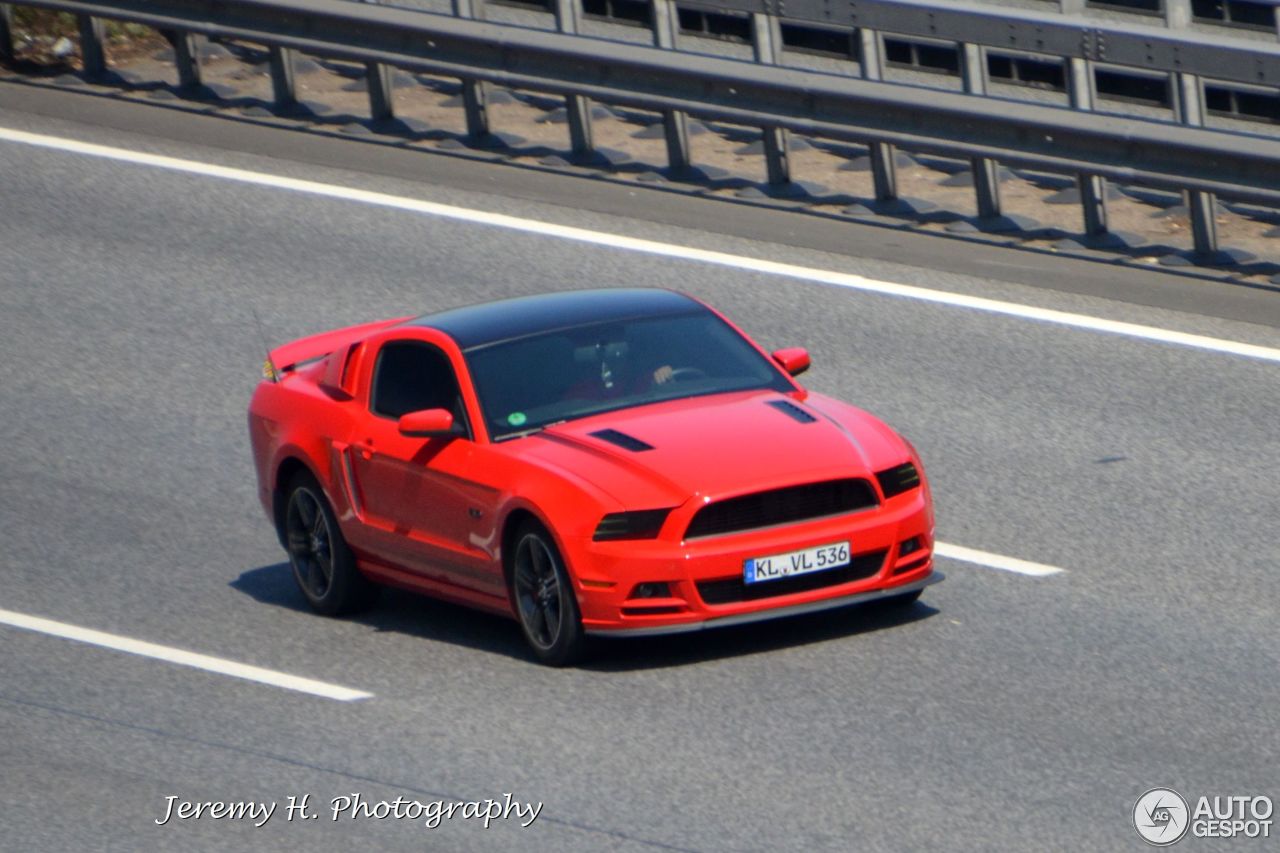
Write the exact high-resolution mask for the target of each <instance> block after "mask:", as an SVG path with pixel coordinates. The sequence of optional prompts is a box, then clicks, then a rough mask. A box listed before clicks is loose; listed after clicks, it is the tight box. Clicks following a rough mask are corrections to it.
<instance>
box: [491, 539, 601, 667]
mask: <svg viewBox="0 0 1280 853" xmlns="http://www.w3.org/2000/svg"><path fill="white" fill-rule="evenodd" d="M512 542H513V546H512V549H511V558H510V559H511V590H510V591H511V605H512V607H513V609H514V610H515V613H516V620H517V621H518V622H519V623H520V630H521V632H523V634H524V638H525V641H526V642H527V643H528V644H529V648H531V649H532V650H533V653H534V655H535V656H536V657H537V658H538V660H539V661H541V662H542V663H544V664H546V665H548V666H568V665H569V664H572V663H574V662H576V661H578V660H579V659H581V657H582V654H583V651H584V650H585V648H586V635H585V634H584V633H583V630H582V615H581V612H580V611H579V609H578V598H577V596H576V595H575V594H574V591H573V582H572V581H571V580H570V579H569V573H568V571H566V570H565V567H564V560H563V559H562V558H561V557H560V552H559V551H558V550H557V549H556V545H555V542H553V541H552V539H551V536H550V535H549V534H548V533H547V532H546V530H544V529H543V528H542V526H541V525H539V524H535V523H533V522H526V523H524V524H522V525H521V526H520V529H519V530H517V531H516V535H515V538H514V539H513V540H512Z"/></svg>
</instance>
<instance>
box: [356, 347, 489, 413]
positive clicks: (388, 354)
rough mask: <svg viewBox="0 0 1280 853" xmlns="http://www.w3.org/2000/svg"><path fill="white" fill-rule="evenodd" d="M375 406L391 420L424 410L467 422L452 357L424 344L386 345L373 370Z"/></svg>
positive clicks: (373, 402) (372, 406)
mask: <svg viewBox="0 0 1280 853" xmlns="http://www.w3.org/2000/svg"><path fill="white" fill-rule="evenodd" d="M371 403H372V404H371V406H370V408H371V409H373V413H374V414H375V415H381V416H383V417H387V418H398V417H400V416H401V415H403V414H407V413H408V412H417V411H420V410H422V409H448V410H449V411H450V412H452V413H453V417H454V419H455V420H456V421H458V422H460V423H462V424H463V425H464V426H465V425H466V422H467V421H466V411H465V410H464V409H463V406H462V394H461V393H460V392H459V391H458V378H457V377H456V376H455V375H454V373H453V365H451V364H450V363H449V357H448V356H446V355H445V354H444V353H443V352H441V351H440V350H439V349H437V348H436V347H434V346H432V345H431V344H425V343H422V342H420V341H392V342H391V343H388V344H384V345H383V347H382V349H381V350H380V351H379V352H378V362H377V364H376V365H374V368H373V395H372V401H371Z"/></svg>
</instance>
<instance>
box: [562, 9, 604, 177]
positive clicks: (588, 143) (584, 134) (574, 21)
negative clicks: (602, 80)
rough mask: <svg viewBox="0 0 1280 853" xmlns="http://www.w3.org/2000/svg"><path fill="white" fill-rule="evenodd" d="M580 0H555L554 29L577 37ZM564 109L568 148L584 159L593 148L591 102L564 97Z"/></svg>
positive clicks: (585, 99)
mask: <svg viewBox="0 0 1280 853" xmlns="http://www.w3.org/2000/svg"><path fill="white" fill-rule="evenodd" d="M580 2H581V0H556V29H557V30H558V31H559V32H562V33H565V34H567V35H577V34H578V31H579V30H580V29H581V27H580V26H579V20H578V16H579V10H580V9H581V8H582V7H581V5H580ZM564 109H565V113H566V118H568V120H569V148H570V149H571V150H572V151H573V153H574V155H576V156H577V157H586V156H587V155H589V154H590V153H591V151H592V150H593V149H594V148H595V141H594V140H593V138H592V133H591V101H590V100H589V99H588V98H587V97H586V96H585V95H565V97H564Z"/></svg>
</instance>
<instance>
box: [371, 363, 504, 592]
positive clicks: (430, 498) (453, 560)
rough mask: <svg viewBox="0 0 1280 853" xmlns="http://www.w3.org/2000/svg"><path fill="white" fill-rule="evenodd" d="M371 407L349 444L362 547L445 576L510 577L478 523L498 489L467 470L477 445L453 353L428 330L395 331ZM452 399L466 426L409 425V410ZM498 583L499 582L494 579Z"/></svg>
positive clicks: (480, 583) (456, 580) (489, 587)
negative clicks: (421, 433) (480, 537)
mask: <svg viewBox="0 0 1280 853" xmlns="http://www.w3.org/2000/svg"><path fill="white" fill-rule="evenodd" d="M368 407H369V411H368V413H367V414H366V417H365V418H364V419H363V422H362V423H361V424H360V425H359V426H358V427H356V432H355V434H353V435H352V436H351V440H350V446H349V448H348V449H347V453H348V454H349V456H348V458H349V459H350V460H351V470H352V477H353V480H354V483H353V485H354V487H355V489H356V493H357V496H358V502H359V512H360V515H361V516H362V519H363V524H362V525H360V530H359V531H357V532H356V533H355V535H353V536H351V537H349V538H350V539H351V544H352V545H354V546H355V547H356V548H357V549H358V550H360V551H363V552H365V553H368V554H372V555H373V556H375V557H376V558H377V559H379V560H381V561H384V562H387V563H390V564H392V565H394V566H396V567H398V568H402V569H405V570H408V571H411V572H414V573H417V574H421V575H424V576H426V577H428V578H430V579H433V580H437V581H445V582H448V583H451V584H455V585H459V586H464V587H469V588H472V589H478V590H483V591H485V592H489V593H494V592H496V591H497V590H500V589H501V584H502V579H501V576H500V574H498V573H495V572H494V571H493V570H492V569H491V568H490V567H489V560H490V556H489V554H488V553H487V551H486V550H485V549H484V548H482V547H480V546H481V545H483V544H487V543H482V542H477V541H476V537H475V536H474V535H473V530H474V529H475V527H476V526H477V521H478V520H487V518H490V517H491V513H492V507H493V506H494V505H495V504H496V498H497V492H496V490H495V489H492V488H490V487H488V486H486V485H484V484H482V483H478V482H476V481H474V480H473V479H472V478H470V477H469V476H468V472H469V471H470V470H474V468H475V466H474V465H473V464H472V460H473V458H474V457H475V455H476V454H477V453H478V452H481V451H480V449H479V448H478V447H477V445H476V444H475V443H474V442H473V441H472V440H471V434H470V430H469V424H468V418H467V414H466V410H465V407H464V406H463V403H462V397H461V394H460V393H459V388H458V381H457V376H456V374H455V372H454V370H453V366H452V364H451V363H450V361H449V358H448V356H447V355H446V354H445V353H444V352H443V351H442V350H441V349H440V348H439V347H437V346H435V345H434V344H431V343H427V342H425V341H421V340H390V341H387V342H385V343H383V344H382V346H381V348H380V349H379V351H378V352H377V353H376V354H375V357H374V364H373V373H372V383H371V389H370V394H369V399H368ZM422 409H447V410H449V411H450V412H452V413H453V415H454V418H455V423H456V424H458V426H459V429H460V434H459V435H455V436H437V437H432V438H422V437H413V436H406V435H402V434H401V433H400V430H399V428H398V421H399V418H400V416H401V415H404V414H407V413H408V412H415V411H420V410H422ZM495 587H496V588H497V589H495Z"/></svg>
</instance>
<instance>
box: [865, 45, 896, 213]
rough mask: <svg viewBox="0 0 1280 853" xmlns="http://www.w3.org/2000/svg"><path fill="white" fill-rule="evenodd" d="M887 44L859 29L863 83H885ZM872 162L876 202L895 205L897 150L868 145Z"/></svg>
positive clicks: (889, 147)
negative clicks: (895, 157) (885, 46)
mask: <svg viewBox="0 0 1280 853" xmlns="http://www.w3.org/2000/svg"><path fill="white" fill-rule="evenodd" d="M883 47H884V40H883V38H882V37H881V36H880V33H878V32H876V31H875V30H869V29H867V28H866V27H859V28H858V64H859V66H860V67H861V68H862V79H864V80H883V79H884V50H883ZM867 155H868V160H870V162H871V183H872V185H873V186H874V187H875V194H876V201H893V200H894V199H896V198H897V197H898V170H897V167H896V165H895V164H894V151H893V146H892V145H890V144H889V143H887V142H872V143H869V144H868V145H867Z"/></svg>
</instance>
